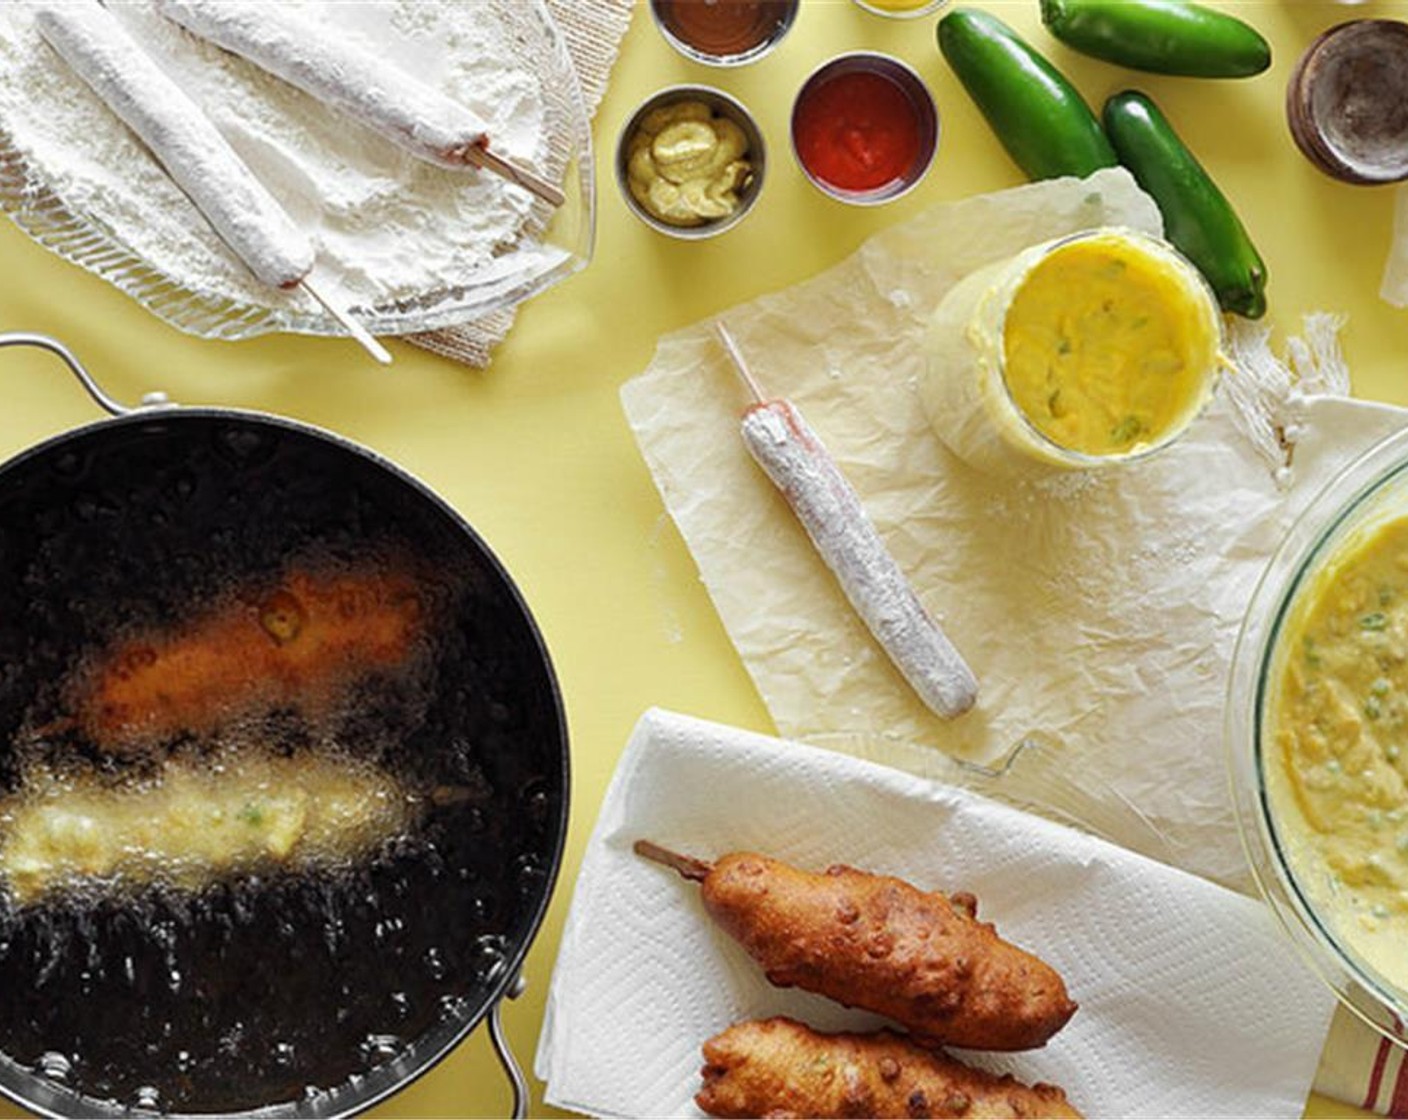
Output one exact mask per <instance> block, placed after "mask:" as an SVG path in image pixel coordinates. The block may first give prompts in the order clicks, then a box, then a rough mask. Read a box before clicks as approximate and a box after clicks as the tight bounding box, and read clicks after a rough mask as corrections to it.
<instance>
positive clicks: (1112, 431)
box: [1002, 235, 1218, 456]
mask: <svg viewBox="0 0 1408 1120" xmlns="http://www.w3.org/2000/svg"><path fill="white" fill-rule="evenodd" d="M1002 344H1003V378H1004V381H1005V383H1006V386H1007V390H1008V392H1009V393H1010V394H1011V397H1012V399H1013V401H1014V403H1015V404H1016V405H1017V407H1018V408H1019V409H1020V410H1021V412H1022V413H1023V415H1024V416H1025V417H1026V418H1027V419H1028V420H1029V421H1030V422H1031V423H1032V425H1033V426H1035V427H1036V428H1037V430H1038V431H1040V432H1041V433H1042V434H1043V435H1044V436H1046V438H1047V439H1049V440H1051V441H1052V442H1053V443H1055V444H1057V445H1059V446H1060V447H1063V448H1066V449H1067V450H1070V451H1076V452H1080V453H1082V454H1086V455H1093V456H1098V455H1124V454H1128V453H1130V452H1131V451H1135V450H1138V449H1139V447H1141V446H1142V445H1145V444H1150V443H1154V442H1156V441H1157V440H1158V439H1159V438H1160V437H1161V436H1162V435H1164V434H1165V433H1166V432H1168V431H1170V430H1171V429H1173V428H1175V427H1176V426H1178V425H1179V424H1181V423H1182V422H1183V421H1185V420H1186V419H1187V418H1188V415H1189V413H1190V411H1191V410H1194V409H1196V408H1197V407H1198V406H1199V405H1200V404H1201V401H1202V397H1203V395H1204V394H1205V387H1206V385H1207V375H1208V371H1209V369H1210V368H1211V366H1212V364H1213V363H1215V362H1216V360H1217V345H1218V339H1217V337H1216V328H1215V326H1214V324H1213V323H1212V321H1211V320H1210V318H1209V316H1208V315H1207V314H1206V313H1205V312H1204V311H1203V310H1202V303H1201V302H1200V301H1199V300H1198V299H1197V293H1194V292H1191V291H1190V290H1189V285H1188V281H1187V279H1186V278H1185V277H1184V276H1183V275H1181V274H1180V272H1179V271H1178V270H1177V268H1176V266H1175V265H1174V264H1173V263H1171V262H1169V261H1167V260H1164V259H1162V258H1161V257H1159V256H1156V255H1154V254H1152V253H1149V252H1147V251H1146V250H1144V249H1143V248H1142V247H1141V246H1140V245H1139V244H1138V243H1137V242H1134V241H1131V240H1130V239H1128V238H1125V237H1121V236H1116V235H1110V236H1101V237H1094V238H1085V239H1081V240H1077V241H1072V242H1070V243H1069V244H1065V245H1059V246H1057V247H1056V248H1054V249H1053V250H1052V251H1051V252H1050V253H1048V254H1047V255H1046V256H1045V257H1043V259H1042V260H1041V261H1040V262H1038V263H1037V264H1036V266H1035V267H1034V268H1033V269H1032V271H1031V272H1030V273H1029V274H1028V275H1027V276H1026V278H1025V279H1024V281H1023V283H1022V285H1021V287H1020V288H1019V289H1018V290H1017V292H1016V293H1015V295H1014V296H1013V298H1012V303H1011V306H1010V308H1009V309H1008V311H1007V316H1006V321H1005V325H1004V328H1003V343H1002Z"/></svg>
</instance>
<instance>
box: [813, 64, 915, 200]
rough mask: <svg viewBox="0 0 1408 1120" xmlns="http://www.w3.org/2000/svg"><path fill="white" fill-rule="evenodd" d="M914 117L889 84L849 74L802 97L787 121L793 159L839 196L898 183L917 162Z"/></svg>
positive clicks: (864, 73)
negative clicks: (795, 150)
mask: <svg viewBox="0 0 1408 1120" xmlns="http://www.w3.org/2000/svg"><path fill="white" fill-rule="evenodd" d="M919 133H920V127H919V112H918V110H917V109H916V107H915V104H914V102H913V100H911V99H910V97H909V95H908V94H907V93H905V91H904V90H903V89H901V88H900V87H899V86H898V85H897V84H896V83H895V82H894V81H892V80H891V79H889V78H887V77H885V76H884V75H883V74H876V73H873V72H871V71H868V70H851V71H847V72H843V73H840V74H836V75H835V76H834V77H829V78H826V79H825V80H823V81H821V82H819V83H817V84H816V85H814V86H812V87H811V88H810V89H807V90H806V91H804V92H803V94H802V97H801V100H799V101H798V102H797V107H796V109H795V111H794V112H793V116H792V139H793V143H794V144H795V145H796V148H797V158H798V159H800V160H801V161H802V166H803V167H805V168H806V169H807V171H808V172H810V173H811V175H812V176H813V177H814V178H817V179H820V180H822V181H823V182H824V183H826V184H828V185H829V186H831V187H833V188H835V189H837V190H842V191H856V192H868V191H875V190H880V189H882V188H884V187H887V186H891V185H893V184H896V183H900V182H903V181H904V180H905V179H906V178H907V177H908V176H909V174H910V173H911V171H912V170H913V168H914V165H915V162H916V161H917V160H918V158H919V148H920V135H919Z"/></svg>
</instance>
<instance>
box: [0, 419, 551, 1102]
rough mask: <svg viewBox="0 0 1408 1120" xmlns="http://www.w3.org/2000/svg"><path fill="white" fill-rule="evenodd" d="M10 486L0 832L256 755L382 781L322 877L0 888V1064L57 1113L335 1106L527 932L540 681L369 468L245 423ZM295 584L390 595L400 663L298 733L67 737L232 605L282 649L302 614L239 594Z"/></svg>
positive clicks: (298, 722)
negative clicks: (381, 584) (132, 673)
mask: <svg viewBox="0 0 1408 1120" xmlns="http://www.w3.org/2000/svg"><path fill="white" fill-rule="evenodd" d="M115 431H116V432H117V434H118V435H119V436H121V437H122V438H113V437H114V432H115ZM21 468H22V469H18V470H17V469H16V468H15V467H14V466H13V465H12V466H11V467H8V468H6V470H5V472H4V477H0V814H5V813H8V815H9V817H10V822H9V823H10V824H11V825H13V823H14V820H15V816H16V808H17V807H18V806H20V805H22V804H25V803H26V799H28V798H34V797H37V796H41V794H40V793H38V792H36V791H37V790H42V789H43V788H44V782H43V781H42V780H40V779H41V778H42V775H44V774H48V775H49V776H51V777H52V778H53V780H54V781H55V782H56V783H57V788H62V787H64V786H65V784H67V787H68V788H69V789H78V790H82V791H86V792H94V791H101V790H104V789H108V788H111V789H112V790H113V791H115V793H120V792H121V791H126V792H127V793H132V791H137V792H138V793H140V792H141V791H144V790H148V789H150V788H152V787H154V786H156V785H159V784H160V782H161V780H162V775H163V773H168V772H169V771H170V769H171V768H172V767H185V768H188V769H189V770H191V771H192V772H195V771H197V770H199V768H201V767H213V768H217V769H218V768H219V767H221V766H229V765H239V763H237V762H232V759H235V758H245V759H248V758H251V757H254V756H256V755H258V754H260V753H261V752H262V753H263V754H264V755H267V757H268V758H269V759H271V760H274V762H273V766H274V768H275V769H277V768H278V766H281V765H285V764H293V763H294V761H295V760H297V759H300V758H308V757H315V758H317V759H318V760H319V764H320V765H323V764H326V765H334V766H336V765H341V766H344V767H345V768H346V769H347V771H348V772H349V773H353V774H361V775H364V776H366V775H378V776H379V777H378V778H377V780H378V781H383V780H384V781H385V782H386V783H388V786H387V787H386V788H387V789H394V790H395V791H396V792H395V793H394V794H388V795H387V796H394V797H396V798H401V799H403V801H402V803H401V805H400V809H401V810H402V811H398V813H397V814H395V815H394V820H392V821H390V822H389V823H388V826H387V827H385V828H384V829H380V830H377V831H376V832H375V834H374V835H368V836H364V837H363V838H362V840H361V841H359V842H358V843H357V844H355V845H353V848H354V850H351V851H341V850H331V849H327V850H324V851H323V852H322V853H321V855H320V856H319V858H314V859H301V860H300V859H292V860H281V859H278V858H257V859H250V860H244V861H238V860H237V861H234V862H233V863H232V864H231V865H230V866H226V867H221V868H219V869H218V870H217V871H216V872H215V873H211V874H201V875H192V874H185V873H163V870H162V868H163V863H164V859H151V858H143V859H139V860H137V864H138V865H140V866H141V867H142V871H141V873H109V874H99V875H92V876H84V875H74V876H70V877H69V878H67V879H66V880H65V881H64V883H63V885H62V887H61V888H59V889H52V890H50V889H46V890H44V891H40V892H36V893H35V894H34V896H33V897H31V898H23V897H20V896H18V895H17V894H16V892H14V891H12V890H10V889H7V888H6V887H5V886H4V885H3V884H0V993H4V997H5V998H4V1000H3V1001H0V1053H3V1056H4V1057H5V1058H7V1059H9V1060H10V1061H11V1062H13V1063H14V1064H16V1065H18V1066H20V1067H22V1068H24V1069H27V1070H30V1071H32V1073H33V1076H34V1078H35V1079H36V1081H38V1082H42V1083H44V1084H47V1085H51V1086H55V1087H59V1088H61V1089H63V1090H64V1091H65V1092H70V1091H71V1092H72V1093H73V1094H76V1095H77V1096H76V1098H75V1099H76V1100H77V1101H79V1102H81V1103H79V1104H76V1105H74V1108H75V1109H76V1110H80V1111H84V1112H98V1111H104V1110H106V1111H121V1110H128V1109H141V1110H145V1111H179V1112H194V1113H229V1112H237V1111H244V1110H249V1109H255V1108H262V1107H265V1106H268V1105H271V1104H278V1103H292V1102H299V1101H305V1100H308V1099H309V1098H318V1097H320V1096H323V1095H330V1096H331V1098H332V1099H333V1100H337V1099H339V1095H340V1094H343V1093H345V1092H348V1091H350V1090H354V1089H355V1087H356V1086H357V1085H358V1084H360V1083H362V1081H363V1079H364V1078H365V1077H366V1075H367V1074H368V1073H370V1071H372V1070H375V1069H378V1068H381V1067H383V1066H385V1065H386V1064H387V1063H389V1062H391V1063H396V1062H402V1061H404V1060H405V1059H406V1058H407V1056H408V1055H413V1054H414V1053H415V1052H416V1048H417V1043H418V1040H421V1039H424V1038H427V1037H437V1038H438V1037H442V1036H443V1034H444V1031H445V1030H447V1029H452V1028H453V1027H454V1026H455V1025H457V1024H459V1023H460V1022H462V1021H463V1019H464V1018H465V1017H467V1016H474V1015H476V1014H477V1013H478V1011H479V1010H480V1009H481V1008H482V1007H483V1004H484V1001H485V1000H486V999H487V998H488V996H489V994H490V993H491V992H493V991H495V990H497V989H498V987H499V986H500V985H501V984H502V982H503V981H504V979H505V972H506V969H507V967H508V965H509V963H510V961H511V960H512V958H513V957H514V955H515V953H517V952H519V951H520V949H521V946H522V944H523V942H524V941H525V940H526V938H527V936H528V934H529V933H530V932H531V929H532V928H533V926H534V925H535V924H536V921H537V918H538V915H539V913H540V911H541V907H542V904H543V901H544V899H545V896H546V890H547V884H548V882H549V881H550V879H551V876H552V872H553V868H554V866H555V860H556V854H557V852H558V850H559V848H560V844H561V825H562V814H563V801H564V798H565V788H564V782H563V780H562V773H561V765H562V758H561V750H562V744H561V729H560V725H559V720H560V711H559V709H558V708H557V704H556V696H555V692H554V690H553V685H552V682H551V678H550V676H549V675H547V674H546V673H545V672H544V668H543V662H542V651H541V648H540V646H539V645H538V642H537V638H536V635H535V634H534V633H533V632H532V628H531V625H530V624H528V623H526V622H525V618H524V615H523V611H522V606H521V604H520V603H519V602H518V601H517V599H516V598H515V597H514V595H513V593H512V592H511V590H508V589H506V588H505V587H504V585H503V584H502V581H501V579H500V578H499V573H498V572H497V570H496V569H495V568H494V567H493V564H492V561H490V560H487V559H485V558H484V557H483V556H482V555H481V554H479V553H478V552H477V550H475V549H467V548H466V541H465V536H464V533H463V529H462V526H460V525H459V524H458V523H457V522H456V521H454V520H453V519H452V518H450V517H449V516H447V515H446V513H445V511H444V510H443V508H442V507H440V506H439V505H438V504H437V503H435V502H434V501H433V500H430V499H428V498H426V499H423V500H417V499H415V497H414V495H412V496H411V498H410V499H408V496H407V490H406V487H405V484H404V483H402V482H401V481H400V480H398V479H396V478H394V477H392V476H390V475H388V473H387V472H385V471H384V469H382V468H380V467H378V466H377V465H375V464H373V463H371V462H369V461H363V460H360V459H358V458H357V457H355V456H349V455H348V454H347V453H346V452H344V451H341V450H340V449H338V448H336V447H333V446H329V445H326V444H325V443H323V442H321V441H319V440H317V439H314V438H312V437H310V436H308V435H307V434H306V433H302V432H299V431H297V430H289V431H280V430H271V426H269V425H266V424H261V423H258V422H250V423H247V424H246V423H244V422H240V421H232V420H230V419H228V418H226V417H210V418H205V417H183V418H181V419H180V420H179V421H167V420H164V419H160V418H157V419H146V420H143V421H142V422H141V423H137V422H132V423H129V424H114V425H109V426H107V427H105V428H104V429H102V430H101V431H100V432H97V433H95V434H93V435H92V436H89V435H87V434H84V433H79V434H77V435H76V436H74V437H72V438H70V439H68V440H67V441H66V444H65V446H64V447H63V448H61V449H59V450H58V451H56V452H51V453H50V454H48V455H47V456H37V457H35V458H34V459H33V460H31V461H30V462H28V463H24V464H21ZM26 471H28V474H26ZM294 570H297V571H301V572H311V573H314V574H324V575H326V574H332V575H338V574H341V575H346V574H348V573H365V572H368V571H372V572H388V571H390V572H398V573H401V574H409V576H410V577H411V578H412V579H413V580H414V582H415V586H416V591H415V599H416V606H415V611H414V613H415V615H416V617H417V619H418V625H417V628H416V633H415V638H414V641H413V642H411V643H410V647H409V649H408V652H407V655H406V656H405V657H404V658H402V659H399V660H398V661H397V662H396V663H395V664H380V665H375V666H372V667H370V668H368V667H367V666H365V665H361V666H356V665H354V666H352V669H353V670H354V671H352V672H350V673H347V674H340V675H339V678H338V685H337V687H336V688H330V689H327V690H325V691H324V692H323V693H322V694H321V695H320V696H319V698H318V703H316V704H311V703H308V702H306V699H307V697H306V693H305V692H300V691H299V690H293V691H292V692H290V691H289V690H287V689H286V688H283V687H282V686H277V687H269V688H267V689H261V688H258V687H256V688H253V689H249V688H245V689H243V691H242V692H241V696H240V702H239V703H238V704H231V705H228V706H227V708H226V709H225V710H222V712H221V713H220V718H219V719H217V720H215V721H213V722H209V723H198V725H197V726H195V727H192V728H185V727H177V726H175V725H171V726H167V727H163V728H161V729H159V733H158V734H145V735H137V736H130V735H126V734H124V735H122V736H119V737H117V739H120V741H117V739H115V740H114V741H105V739H106V737H105V736H104V735H102V734H98V733H95V730H94V729H95V727H96V726H97V725H96V724H93V723H91V722H90V723H86V724H85V723H84V721H82V720H79V719H76V718H75V710H74V709H75V702H74V697H75V691H74V690H75V688H79V689H80V690H81V687H82V684H83V682H85V681H91V680H92V679H93V678H94V674H95V673H97V672H98V670H99V667H100V666H101V665H102V664H103V661H104V658H105V657H106V656H108V654H109V653H110V652H111V651H112V650H113V649H114V648H116V647H118V646H119V645H121V644H122V643H124V642H148V643H150V641H151V636H152V635H153V634H161V633H168V634H170V633H180V632H181V631H182V628H183V627H184V628H187V629H189V628H190V627H191V626H192V625H193V622H198V620H199V619H200V618H203V617H207V616H209V615H210V614H211V612H217V613H218V612H219V611H220V610H222V609H225V608H228V607H230V606H231V605H237V604H241V603H244V604H246V605H248V604H249V603H251V602H252V603H253V604H254V605H255V607H256V608H257V609H258V610H261V611H264V612H266V613H267V612H268V611H269V608H270V606H271V605H272V606H274V607H277V608H278V609H277V610H274V611H273V612H272V614H270V615H269V616H268V617H265V618H261V619H260V621H261V624H264V625H267V626H270V627H272V629H273V631H274V633H273V635H272V636H273V637H275V638H280V637H282V638H283V640H288V638H289V636H290V633H291V630H290V628H291V627H292V628H293V629H294V630H296V628H297V626H298V625H299V624H300V623H299V618H298V613H297V610H296V609H294V608H292V607H290V605H289V604H288V603H287V602H286V601H283V600H275V599H271V598H270V597H269V596H268V595H267V594H265V595H263V597H259V596H255V597H254V598H253V599H251V596H250V595H249V593H248V589H249V588H250V587H258V588H264V589H269V588H273V589H277V588H278V587H279V586H281V581H286V580H287V576H288V573H289V572H290V571H294ZM51 788H56V787H51ZM6 806H8V807H9V808H5V807H6ZM4 827H5V822H4V821H3V820H0V830H3V828H4ZM332 848H335V845H334V846H332ZM148 855H150V853H148ZM177 862H178V863H179V860H178V861H177ZM189 870H190V868H185V869H184V871H189ZM21 893H22V892H21ZM3 1064H4V1063H0V1065H3ZM7 1083H10V1082H7ZM11 1084H12V1083H11ZM21 1089H22V1087H21Z"/></svg>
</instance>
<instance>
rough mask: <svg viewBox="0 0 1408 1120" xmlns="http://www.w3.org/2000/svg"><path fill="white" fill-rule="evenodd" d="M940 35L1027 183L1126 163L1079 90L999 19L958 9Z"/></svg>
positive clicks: (941, 47) (947, 53)
mask: <svg viewBox="0 0 1408 1120" xmlns="http://www.w3.org/2000/svg"><path fill="white" fill-rule="evenodd" d="M938 34H939V50H940V51H941V52H942V53H943V56H944V58H945V59H947V60H948V64H949V66H950V67H952V69H953V72H954V73H955V74H956V75H957V76H958V80H959V81H960V82H962V83H963V88H964V89H966V90H967V91H968V95H969V96H970V97H972V99H973V101H974V102H975V103H976V104H977V106H978V108H979V109H980V110H981V111H982V114H983V116H984V117H986V118H987V121H988V124H990V125H991V126H992V129H993V131H994V132H995V133H997V138H998V139H999V140H1000V141H1002V146H1003V147H1004V148H1006V149H1007V153H1008V155H1010V156H1011V157H1012V158H1013V160H1015V161H1016V163H1017V166H1018V167H1020V168H1021V169H1022V170H1023V171H1024V172H1026V174H1027V177H1028V178H1031V179H1054V178H1057V177H1059V176H1062V175H1074V176H1076V177H1078V178H1084V177H1085V176H1087V175H1089V174H1091V173H1092V172H1094V171H1098V170H1099V169H1100V168H1102V167H1114V166H1115V165H1116V164H1117V163H1118V162H1119V161H1118V160H1117V159H1116V158H1115V153H1114V150H1113V149H1112V148H1111V147H1110V143H1109V141H1108V140H1106V139H1105V134H1104V133H1103V132H1101V131H1100V122H1099V121H1097V120H1096V119H1095V114H1094V113H1092V112H1091V111H1090V106H1088V105H1087V104H1086V103H1085V101H1084V99H1083V98H1082V97H1081V95H1080V94H1079V93H1077V92H1076V89H1075V87H1074V86H1072V85H1071V83H1070V82H1068V81H1067V80H1066V79H1065V77H1064V76H1062V74H1061V73H1060V71H1058V70H1057V69H1056V68H1055V67H1054V66H1052V65H1051V63H1049V62H1047V61H1046V59H1044V58H1042V57H1041V55H1039V54H1037V52H1036V51H1034V50H1033V49H1032V48H1031V47H1029V46H1028V45H1027V44H1026V43H1025V42H1024V41H1023V40H1022V39H1021V38H1020V37H1019V36H1018V35H1017V34H1016V33H1015V32H1014V31H1013V30H1012V29H1011V28H1010V27H1008V26H1007V25H1006V24H1005V23H1003V22H1002V21H1001V20H1000V19H997V18H996V17H994V16H990V15H988V14H987V13H986V12H980V11H975V10H973V9H972V8H955V9H954V10H953V11H951V12H949V14H948V15H946V16H944V18H943V19H941V20H939V32H938Z"/></svg>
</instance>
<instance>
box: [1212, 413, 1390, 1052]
mask: <svg viewBox="0 0 1408 1120" xmlns="http://www.w3.org/2000/svg"><path fill="white" fill-rule="evenodd" d="M1226 739H1227V747H1228V752H1229V765H1230V769H1231V782H1232V794H1233V800H1234V803H1235V808H1236V813H1237V823H1238V827H1239V830H1240V832H1241V835H1242V841H1243V844H1244V846H1245V848H1246V853H1247V857H1248V860H1249V863H1250V866H1251V870H1252V874H1253V876H1254V877H1255V879H1256V881H1257V885H1258V886H1259V887H1260V889H1261V892H1262V894H1263V895H1264V896H1265V898H1266V899H1267V901H1268V902H1269V903H1270V905H1271V907H1272V909H1273V910H1274V911H1275V913H1276V915H1277V917H1278V918H1279V919H1280V921H1281V923H1282V925H1283V926H1284V927H1285V929H1286V930H1287V932H1288V933H1289V934H1290V936H1291V938H1292V940H1293V941H1295V942H1296V944H1297V945H1298V946H1299V947H1300V949H1301V950H1302V952H1303V954H1304V955H1305V957H1306V959H1307V960H1308V961H1309V963H1310V964H1311V965H1312V967H1313V968H1314V969H1315V970H1316V971H1317V972H1318V973H1319V974H1320V975H1321V977H1322V978H1324V980H1325V981H1326V982H1327V983H1328V984H1329V985H1330V986H1331V987H1332V988H1333V989H1334V991H1335V992H1336V993H1337V994H1338V995H1339V997H1340V999H1341V1001H1342V1002H1343V1003H1344V1004H1345V1005H1346V1006H1347V1007H1348V1008H1349V1009H1350V1010H1351V1011H1353V1012H1354V1013H1355V1014H1357V1015H1358V1016H1359V1017H1360V1018H1361V1019H1363V1020H1364V1021H1366V1022H1367V1023H1369V1024H1370V1025H1371V1026H1373V1027H1374V1028H1376V1029H1377V1030H1379V1031H1380V1032H1382V1033H1383V1034H1385V1035H1387V1036H1388V1037H1390V1038H1393V1039H1395V1040H1396V1041H1399V1042H1404V1041H1405V1040H1408V1029H1405V1026H1404V1024H1405V1022H1408V432H1405V433H1400V434H1398V435H1395V436H1392V437H1390V438H1389V439H1387V440H1385V441H1383V442H1382V443H1380V444H1378V445H1377V446H1376V447H1374V448H1372V449H1371V450H1370V451H1368V452H1367V453H1366V454H1365V455H1364V456H1362V457H1361V458H1360V459H1358V460H1357V461H1355V462H1354V463H1353V464H1351V465H1350V466H1349V467H1348V468H1346V469H1345V470H1344V471H1343V473H1341V474H1340V475H1339V476H1338V477H1337V478H1336V479H1335V480H1334V481H1333V482H1332V483H1330V485H1328V486H1327V487H1326V488H1325V489H1324V491H1322V492H1321V493H1320V494H1319V495H1318V496H1317V497H1315V498H1314V500H1313V501H1312V502H1311V503H1310V505H1309V506H1308V507H1307V508H1306V510H1305V511H1304V512H1303V513H1302V514H1301V515H1300V517H1299V518H1298V520H1297V521H1296V522H1295V524H1294V525H1293V526H1292V528H1291V530H1290V532H1289V533H1288V535H1287V537H1286V539H1285V540H1284V541H1283V543H1282V545H1281V547H1280V549H1279V550H1278V551H1277V553H1276V554H1275V556H1274V557H1273V558H1272V560H1271V562H1270V564H1269V565H1268V566H1267V569H1266V572H1265V573H1264V575H1263V577H1262V579H1261V582H1260V584H1259V585H1258V586H1257V588H1256V591H1255V592H1254V593H1253V596H1252V599H1251V602H1250V604H1249V607H1248V610H1247V614H1246V619H1245V622H1244V623H1243V627H1242V632H1241V634H1240V636H1239V638H1238V644H1237V649H1236V652H1235V655H1234V658H1233V669H1232V679H1231V682H1230V686H1229V695H1228V704H1227V713H1226Z"/></svg>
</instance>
